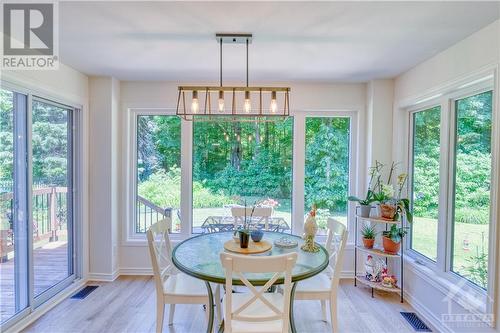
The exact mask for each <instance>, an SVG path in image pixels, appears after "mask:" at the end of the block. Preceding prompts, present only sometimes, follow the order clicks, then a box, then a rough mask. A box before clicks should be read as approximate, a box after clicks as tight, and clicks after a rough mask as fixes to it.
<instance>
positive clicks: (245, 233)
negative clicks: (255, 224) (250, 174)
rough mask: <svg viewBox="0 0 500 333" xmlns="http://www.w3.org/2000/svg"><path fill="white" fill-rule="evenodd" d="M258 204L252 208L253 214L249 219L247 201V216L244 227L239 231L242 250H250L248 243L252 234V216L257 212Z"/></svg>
mask: <svg viewBox="0 0 500 333" xmlns="http://www.w3.org/2000/svg"><path fill="white" fill-rule="evenodd" d="M256 204H257V202H255V203H254V205H253V207H252V212H251V213H250V216H249V217H248V218H247V202H246V200H245V216H244V220H243V226H242V227H241V228H239V229H238V235H239V238H240V248H242V249H246V248H248V242H249V240H250V234H251V231H250V224H251V222H252V216H253V213H254V211H255V206H256Z"/></svg>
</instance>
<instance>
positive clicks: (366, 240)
mask: <svg viewBox="0 0 500 333" xmlns="http://www.w3.org/2000/svg"><path fill="white" fill-rule="evenodd" d="M374 244H375V238H371V239H370V238H364V237H363V246H364V247H366V248H367V249H373V245H374Z"/></svg>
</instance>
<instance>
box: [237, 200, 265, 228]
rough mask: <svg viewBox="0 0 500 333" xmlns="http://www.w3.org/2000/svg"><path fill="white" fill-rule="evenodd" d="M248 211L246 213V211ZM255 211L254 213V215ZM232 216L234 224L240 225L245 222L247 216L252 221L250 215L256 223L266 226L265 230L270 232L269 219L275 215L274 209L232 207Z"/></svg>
mask: <svg viewBox="0 0 500 333" xmlns="http://www.w3.org/2000/svg"><path fill="white" fill-rule="evenodd" d="M245 210H246V211H245ZM252 210H253V213H252ZM231 215H232V216H233V218H234V224H235V225H239V224H243V223H244V222H245V216H246V217H247V219H250V215H251V216H252V218H253V219H255V220H256V221H255V222H254V223H257V224H259V223H262V222H264V224H265V229H266V230H268V224H269V218H270V217H271V216H272V215H273V207H255V209H253V208H252V207H246V208H245V207H241V206H240V207H236V206H235V207H231Z"/></svg>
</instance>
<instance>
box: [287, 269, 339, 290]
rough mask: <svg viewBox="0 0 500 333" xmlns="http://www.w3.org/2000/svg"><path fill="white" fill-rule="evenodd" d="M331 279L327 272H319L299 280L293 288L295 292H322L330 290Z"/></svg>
mask: <svg viewBox="0 0 500 333" xmlns="http://www.w3.org/2000/svg"><path fill="white" fill-rule="evenodd" d="M331 284H332V280H331V279H330V277H329V276H328V274H327V273H320V274H318V275H315V276H313V277H311V278H309V279H305V280H303V281H300V282H299V283H298V284H297V288H296V289H295V294H297V293H301V292H309V293H322V292H330V289H331Z"/></svg>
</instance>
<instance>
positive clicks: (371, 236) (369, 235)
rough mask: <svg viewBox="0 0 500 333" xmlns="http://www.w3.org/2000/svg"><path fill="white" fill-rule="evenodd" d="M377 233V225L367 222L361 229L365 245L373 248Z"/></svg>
mask: <svg viewBox="0 0 500 333" xmlns="http://www.w3.org/2000/svg"><path fill="white" fill-rule="evenodd" d="M376 235H377V231H376V229H375V226H373V225H368V224H365V225H364V226H363V228H362V229H361V236H363V246H364V247H365V248H367V249H373V245H374V244H375V236H376Z"/></svg>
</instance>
